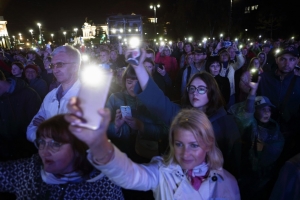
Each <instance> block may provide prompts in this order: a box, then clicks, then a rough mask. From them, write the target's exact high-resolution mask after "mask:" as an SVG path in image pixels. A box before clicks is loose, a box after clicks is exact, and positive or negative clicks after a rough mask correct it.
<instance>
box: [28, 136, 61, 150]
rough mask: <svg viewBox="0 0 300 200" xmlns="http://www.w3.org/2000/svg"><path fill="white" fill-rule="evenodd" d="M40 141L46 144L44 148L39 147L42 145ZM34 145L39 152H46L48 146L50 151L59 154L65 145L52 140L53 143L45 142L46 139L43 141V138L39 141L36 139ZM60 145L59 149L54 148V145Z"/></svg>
mask: <svg viewBox="0 0 300 200" xmlns="http://www.w3.org/2000/svg"><path fill="white" fill-rule="evenodd" d="M38 141H43V142H45V143H44V147H42V148H41V147H39V145H38V144H40V143H39V142H38ZM33 143H34V146H35V147H36V148H37V149H38V150H44V149H45V147H46V146H48V147H49V150H50V151H52V152H54V153H55V152H58V151H59V150H60V148H61V146H62V145H64V143H61V142H56V141H55V140H53V139H52V140H51V141H48V142H46V140H44V139H41V138H39V139H35V140H34V141H33ZM55 143H56V144H59V147H58V148H57V149H55V148H54V147H53V144H55Z"/></svg>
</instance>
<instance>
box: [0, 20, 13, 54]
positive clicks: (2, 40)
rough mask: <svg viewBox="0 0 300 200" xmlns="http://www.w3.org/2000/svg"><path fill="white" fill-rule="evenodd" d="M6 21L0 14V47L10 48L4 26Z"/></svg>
mask: <svg viewBox="0 0 300 200" xmlns="http://www.w3.org/2000/svg"><path fill="white" fill-rule="evenodd" d="M6 24H7V21H4V18H3V16H0V47H1V48H7V49H9V48H10V46H11V45H10V40H9V36H8V32H7V28H6Z"/></svg>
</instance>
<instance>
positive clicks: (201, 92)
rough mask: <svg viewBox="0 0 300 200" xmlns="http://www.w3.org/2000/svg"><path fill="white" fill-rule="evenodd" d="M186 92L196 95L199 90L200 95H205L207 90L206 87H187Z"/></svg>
mask: <svg viewBox="0 0 300 200" xmlns="http://www.w3.org/2000/svg"><path fill="white" fill-rule="evenodd" d="M186 90H187V92H188V93H189V94H194V93H195V91H196V90H197V92H198V94H205V93H206V92H207V88H206V87H204V86H199V87H197V88H196V87H195V86H193V85H190V86H187V87H186Z"/></svg>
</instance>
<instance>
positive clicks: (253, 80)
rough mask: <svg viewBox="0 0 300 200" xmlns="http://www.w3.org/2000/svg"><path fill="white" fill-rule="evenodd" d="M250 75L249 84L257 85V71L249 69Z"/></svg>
mask: <svg viewBox="0 0 300 200" xmlns="http://www.w3.org/2000/svg"><path fill="white" fill-rule="evenodd" d="M250 74H251V82H254V83H257V81H258V69H256V68H252V69H250Z"/></svg>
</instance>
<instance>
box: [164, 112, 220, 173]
mask: <svg viewBox="0 0 300 200" xmlns="http://www.w3.org/2000/svg"><path fill="white" fill-rule="evenodd" d="M179 128H182V129H185V130H188V131H191V132H192V133H193V134H194V136H195V138H196V139H197V140H198V141H201V143H203V144H204V145H205V146H206V149H207V154H206V162H207V163H208V165H209V168H210V169H220V168H221V167H222V166H223V155H222V153H221V151H220V149H219V148H218V147H217V146H216V141H215V135H214V131H213V128H212V125H211V123H210V121H209V119H208V118H207V116H206V114H205V113H204V112H202V111H200V110H198V109H183V110H181V111H180V112H179V113H178V114H177V115H176V117H175V118H174V120H173V122H172V124H171V127H170V132H169V146H170V151H169V153H168V154H167V155H166V156H165V159H164V161H165V164H166V165H169V164H171V163H172V162H177V161H176V160H175V155H174V154H175V153H174V152H175V150H174V132H175V130H177V129H179Z"/></svg>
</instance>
